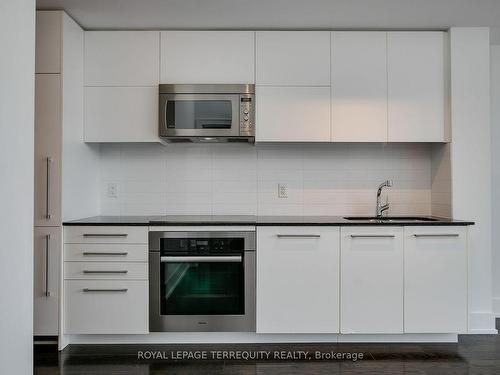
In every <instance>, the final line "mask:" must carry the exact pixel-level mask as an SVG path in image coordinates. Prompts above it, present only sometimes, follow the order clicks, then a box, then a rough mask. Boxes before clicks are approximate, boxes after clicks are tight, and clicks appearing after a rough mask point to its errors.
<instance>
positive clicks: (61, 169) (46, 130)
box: [33, 11, 99, 336]
mask: <svg viewBox="0 0 500 375" xmlns="http://www.w3.org/2000/svg"><path fill="white" fill-rule="evenodd" d="M36 25H37V27H36V76H35V130H34V131H35V134H34V141H35V142H34V183H35V186H34V211H35V212H34V248H33V251H34V254H33V257H34V288H33V293H34V326H33V332H34V335H35V336H57V335H58V334H59V297H60V278H61V274H60V269H61V255H62V254H61V248H62V246H61V243H62V233H61V224H62V221H63V220H70V219H74V218H77V217H87V216H92V215H96V214H97V213H98V202H96V199H95V197H96V196H98V191H99V190H98V182H97V177H96V176H95V175H96V174H95V170H96V167H97V165H98V164H97V162H98V149H97V148H94V147H90V146H88V145H85V144H84V143H83V30H82V29H81V28H80V26H78V25H77V24H76V23H75V22H74V21H73V20H72V19H71V18H70V17H68V16H67V15H66V14H65V13H64V12H62V11H37V13H36Z"/></svg>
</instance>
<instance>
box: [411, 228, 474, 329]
mask: <svg viewBox="0 0 500 375" xmlns="http://www.w3.org/2000/svg"><path fill="white" fill-rule="evenodd" d="M404 247H405V253H404V275H405V280H404V282H405V303H404V312H405V314H404V322H405V333H460V332H466V331H467V227H462V226H448V227H447V226H443V227H440V226H425V227H424V226H415V227H405V229H404Z"/></svg>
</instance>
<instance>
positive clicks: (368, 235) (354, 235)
mask: <svg viewBox="0 0 500 375" xmlns="http://www.w3.org/2000/svg"><path fill="white" fill-rule="evenodd" d="M394 237H396V236H395V235H394V234H351V238H394Z"/></svg>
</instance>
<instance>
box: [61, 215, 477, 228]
mask: <svg viewBox="0 0 500 375" xmlns="http://www.w3.org/2000/svg"><path fill="white" fill-rule="evenodd" d="M420 218H423V219H422V220H415V217H412V216H405V217H401V216H390V217H389V218H387V219H389V220H387V219H384V220H373V219H372V220H370V219H369V218H361V219H360V220H348V219H346V218H345V217H342V216H252V215H213V216H211V215H166V216H93V217H88V218H84V219H79V220H72V221H67V222H65V223H63V225H97V226H98V225H136V226H150V225H177V226H180V225H259V226H272V225H323V226H328V225H335V226H356V225H358V226H359V225H396V226H402V225H405V226H406V225H432V226H433V225H474V222H472V221H462V220H455V219H448V218H441V217H435V216H421V217H420Z"/></svg>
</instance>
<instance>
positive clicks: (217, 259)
mask: <svg viewBox="0 0 500 375" xmlns="http://www.w3.org/2000/svg"><path fill="white" fill-rule="evenodd" d="M242 260H243V258H242V257H241V256H240V255H228V256H210V255H208V256H192V257H190V256H164V257H160V261H161V262H162V263H241V261H242Z"/></svg>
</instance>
